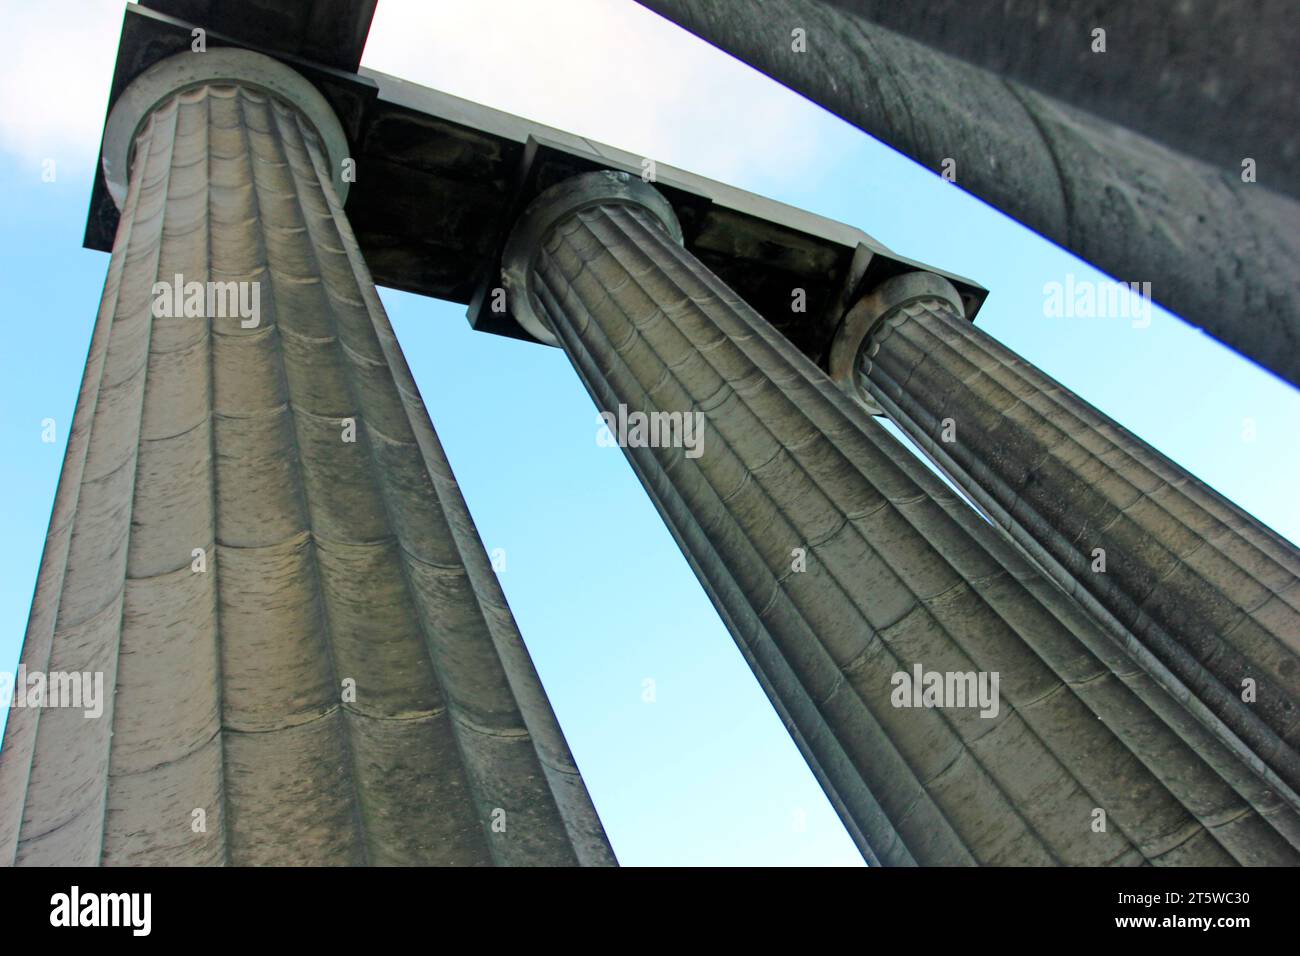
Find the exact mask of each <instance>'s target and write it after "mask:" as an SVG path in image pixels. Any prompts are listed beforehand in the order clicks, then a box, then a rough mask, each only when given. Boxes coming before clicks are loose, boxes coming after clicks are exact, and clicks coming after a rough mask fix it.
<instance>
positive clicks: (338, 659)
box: [0, 53, 613, 865]
mask: <svg viewBox="0 0 1300 956" xmlns="http://www.w3.org/2000/svg"><path fill="white" fill-rule="evenodd" d="M213 55H214V54H211V53H209V54H205V56H213ZM267 62H268V63H270V62H271V61H267ZM276 68H277V69H284V68H283V67H276ZM286 72H287V71H286ZM135 155H136V157H137V159H136V162H135V164H134V167H133V171H132V175H131V178H130V186H129V190H128V192H127V196H126V200H125V203H124V209H123V214H122V219H121V226H120V229H119V231H118V237H117V243H116V246H115V248H114V252H113V257H112V261H111V263H110V266H109V275H108V281H107V283H106V286H105V292H104V297H103V302H102V305H101V308H100V313H99V318H98V321H97V323H96V326H95V332H94V338H93V341H92V345H91V350H90V356H89V359H88V362H87V368H86V375H85V379H84V381H83V385H82V391H81V394H80V398H79V401H78V405H77V410H76V417H75V423H74V426H73V430H72V435H71V438H70V441H69V445H68V452H67V458H66V463H65V466H64V470H63V475H62V477H61V480H60V486H59V491H58V496H57V499H56V502H55V506H54V516H53V519H52V521H51V527H50V535H49V539H48V542H47V546H46V550H45V555H44V558H43V560H42V567H41V572H40V576H39V579H38V584H37V592H36V598H35V602H34V604H33V609H32V615H31V620H30V622H29V627H28V632H27V637H26V641H25V644H24V649H23V656H22V661H23V663H24V664H25V665H26V667H27V668H28V669H29V670H31V671H46V670H59V669H68V670H71V669H79V670H99V671H103V672H104V673H105V678H106V679H105V683H106V686H107V688H108V690H109V694H108V701H107V706H106V710H105V713H104V716H103V717H102V718H101V719H99V720H93V719H85V718H84V717H82V715H81V713H80V711H70V710H63V709H48V708H47V709H43V710H15V711H14V712H13V717H12V718H11V720H10V722H9V726H8V729H7V732H6V736H5V743H4V748H3V750H2V751H0V862H3V863H5V864H9V863H18V864H47V863H61V864H73V863H75V864H96V863H110V864H115V863H129V864H220V863H230V864H253V863H258V864H289V863H297V864H358V863H371V864H419V865H427V864H460V865H480V864H493V863H496V864H560V865H568V864H577V863H589V864H601V863H612V862H613V856H612V853H611V851H610V848H609V846H608V844H607V842H606V840H605V836H604V833H603V830H602V828H601V826H600V823H599V821H598V820H597V819H596V816H595V813H594V810H593V808H592V806H591V803H590V800H589V798H588V796H587V793H586V790H585V787H584V786H583V785H582V782H581V778H580V777H579V775H578V771H577V768H576V767H575V766H574V763H573V759H572V757H571V756H570V754H569V751H568V748H567V746H566V744H565V742H564V739H563V736H562V735H561V733H560V731H559V727H558V725H557V724H556V721H555V717H554V715H553V713H552V712H551V709H550V707H549V705H548V703H547V701H546V698H545V695H544V693H543V691H542V688H541V685H540V683H539V681H538V678H537V675H536V673H535V671H534V669H533V667H532V664H531V662H530V660H529V658H528V654H527V652H526V650H525V648H524V646H523V644H522V642H521V640H520V637H519V634H518V631H517V629H516V627H515V623H514V620H513V618H512V616H511V614H510V611H509V609H508V607H507V605H506V603H505V599H504V596H503V595H502V593H501V590H500V588H499V585H498V583H497V581H496V577H495V575H494V573H493V572H492V569H491V567H490V565H489V562H488V559H487V556H486V554H485V553H484V551H483V548H482V545H481V543H480V542H479V540H478V537H477V534H476V532H475V529H474V525H473V522H472V520H471V518H470V515H469V512H468V510H467V509H466V506H465V503H464V501H463V499H462V498H461V495H460V492H459V490H458V488H457V486H456V482H455V479H454V477H453V476H452V473H451V470H450V467H449V466H448V464H447V460H446V457H445V455H444V454H443V451H442V449H441V447H440V445H439V444H438V439H437V436H436V435H435V434H434V431H433V428H432V426H431V424H430V422H429V419H428V415H427V413H426V411H425V408H424V405H423V403H422V402H421V400H420V397H419V392H418V390H417V389H416V386H415V383H414V381H413V380H412V378H411V375H410V372H409V370H408V369H407V367H406V365H405V362H404V361H403V359H402V355H401V351H400V349H399V347H398V344H397V341H396V339H395V337H394V335H393V330H392V328H391V326H390V325H389V322H388V319H387V317H386V315H385V314H384V309H383V307H382V305H381V303H380V301H379V298H378V295H377V293H376V290H375V287H374V284H373V283H372V281H371V279H370V275H369V273H368V272H367V270H366V267H365V264H364V262H363V261H362V258H361V255H360V252H359V250H358V247H357V244H356V240H355V238H354V236H353V234H352V232H351V229H350V227H349V225H348V222H347V219H346V217H345V215H344V213H343V211H342V207H341V205H340V203H339V200H338V197H337V195H336V193H335V191H334V188H333V185H332V182H331V164H330V162H329V160H328V158H327V157H326V155H325V153H324V151H323V147H322V139H321V137H320V136H318V134H317V132H316V130H315V129H313V128H312V127H311V125H310V124H309V123H308V122H307V121H306V120H305V119H304V116H303V114H301V113H299V112H298V110H297V109H296V108H295V107H294V106H292V105H289V104H288V103H286V102H282V101H280V100H278V99H276V98H275V97H272V96H270V95H268V94H265V93H263V92H259V91H257V90H256V89H253V88H247V87H242V86H240V85H238V83H237V81H232V82H223V81H213V82H209V83H205V84H202V85H200V86H197V87H194V88H191V89H186V90H184V91H183V92H181V93H179V94H173V95H171V96H170V97H168V98H167V99H166V100H165V101H164V102H162V103H160V104H159V106H158V107H157V108H156V109H155V110H154V111H153V112H152V114H151V115H150V116H149V118H148V120H147V122H146V123H145V125H144V126H143V128H142V129H141V131H140V133H139V136H138V139H137V141H136V148H135ZM177 274H180V275H182V276H183V280H184V281H185V282H190V281H197V282H207V281H209V280H218V281H224V280H231V281H240V282H251V283H257V284H258V288H259V289H260V305H261V312H260V316H259V321H258V322H257V323H256V324H249V323H248V322H246V321H241V316H238V315H236V316H233V317H218V318H205V317H179V318H171V317H163V316H156V315H155V314H154V310H153V308H152V305H153V299H154V297H153V291H152V290H153V286H154V283H155V282H156V281H162V282H167V283H171V282H173V280H174V277H175V276H176V275H177ZM349 422H351V423H354V424H355V441H347V440H345V435H346V429H347V427H348V423H349ZM194 549H202V551H203V554H204V556H205V560H206V567H205V568H204V569H203V570H202V571H195V570H194V565H193V562H194V560H195V558H194ZM353 682H354V684H355V696H352V695H350V694H345V692H344V691H345V684H346V685H347V686H351V684H352V683H353ZM196 810H201V811H203V814H204V816H205V821H204V822H205V827H204V828H202V829H201V831H200V832H195V828H194V827H193V826H192V824H194V822H195V811H196Z"/></svg>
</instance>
